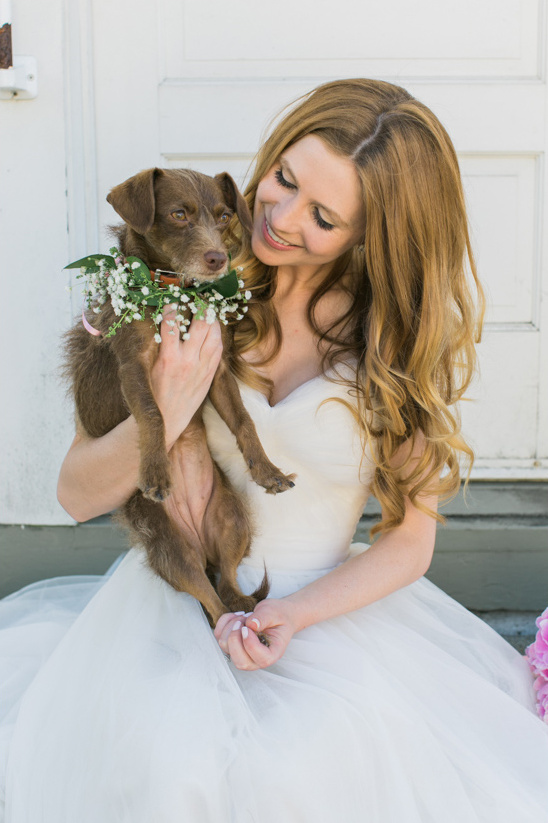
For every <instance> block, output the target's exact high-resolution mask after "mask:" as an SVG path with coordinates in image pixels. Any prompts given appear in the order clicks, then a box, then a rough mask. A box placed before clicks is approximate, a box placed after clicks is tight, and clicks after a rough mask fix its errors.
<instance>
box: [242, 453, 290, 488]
mask: <svg viewBox="0 0 548 823" xmlns="http://www.w3.org/2000/svg"><path fill="white" fill-rule="evenodd" d="M248 466H249V471H250V474H251V477H252V478H253V480H254V481H255V483H256V484H257V485H258V486H262V487H263V489H265V491H266V493H267V494H281V492H285V491H287V490H288V489H292V488H293V486H294V485H295V482H294V481H295V475H294V474H284V473H283V472H282V471H280V469H279V468H278V467H277V466H274V465H273V464H272V463H265V462H264V461H253V460H248Z"/></svg>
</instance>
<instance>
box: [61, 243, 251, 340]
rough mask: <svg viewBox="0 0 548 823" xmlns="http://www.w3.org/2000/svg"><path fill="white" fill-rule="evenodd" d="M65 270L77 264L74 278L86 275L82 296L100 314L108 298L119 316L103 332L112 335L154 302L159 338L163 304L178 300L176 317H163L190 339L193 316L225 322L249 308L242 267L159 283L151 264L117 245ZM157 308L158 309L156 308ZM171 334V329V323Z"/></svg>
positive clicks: (157, 336)
mask: <svg viewBox="0 0 548 823" xmlns="http://www.w3.org/2000/svg"><path fill="white" fill-rule="evenodd" d="M65 268H66V269H80V274H77V275H76V278H77V279H79V278H85V285H84V296H85V300H86V305H87V307H88V309H91V311H92V312H93V313H94V314H100V313H101V311H102V306H104V304H105V303H106V302H107V301H108V300H109V298H110V302H111V304H112V308H113V309H114V314H115V315H116V317H117V318H118V319H117V320H116V321H115V322H114V323H113V324H112V325H111V326H110V328H109V330H108V331H107V333H106V335H105V337H112V336H113V335H115V334H116V332H117V331H118V329H119V328H120V327H121V326H122V324H123V323H131V322H133V320H146V313H145V312H146V309H147V308H148V307H152V309H153V310H152V313H151V315H150V317H151V319H152V322H153V323H154V326H155V327H156V331H155V335H154V339H155V340H156V342H157V343H159V342H160V340H161V338H160V332H159V325H160V323H161V321H162V309H163V307H164V306H165V305H168V304H177V305H178V307H179V309H178V312H177V314H176V317H175V320H167V321H166V322H167V323H168V325H170V326H172V327H174V326H175V325H176V324H177V325H178V326H179V329H180V331H181V336H182V338H183V340H186V339H188V337H189V332H188V327H189V325H190V321H191V320H192V316H194V317H197V318H199V319H202V320H205V321H206V323H213V322H214V321H215V319H216V318H218V319H219V320H220V322H221V323H223V324H224V325H226V324H227V323H228V320H229V318H228V317H227V315H232V318H233V319H235V320H241V319H242V317H243V316H244V314H245V312H247V305H246V303H247V302H248V300H249V299H250V298H251V292H250V291H243V292H242V291H241V290H242V289H243V288H244V282H243V280H241V279H239V277H238V274H239V272H241V271H242V267H241V266H239V267H238V269H230V270H229V272H228V273H227V274H225V275H223V276H222V277H219V278H218V279H217V280H214V281H213V282H211V281H209V282H206V283H198V282H197V281H194V284H193V285H192V286H189V287H185V288H183V287H182V286H179V285H173V284H169V285H165V286H160V284H159V283H156V282H155V281H154V280H153V279H152V276H151V274H150V270H149V268H148V267H147V266H146V265H145V263H143V261H142V260H140V259H139V258H138V257H128V258H127V259H126V258H125V257H123V256H122V255H121V254H120V252H119V251H118V249H116V248H112V249H110V255H108V254H90V255H88V257H83V258H82V259H81V260H76V261H75V262H74V263H69V264H68V266H65ZM154 308H156V311H154ZM170 334H175V329H174V328H172V329H171V331H170Z"/></svg>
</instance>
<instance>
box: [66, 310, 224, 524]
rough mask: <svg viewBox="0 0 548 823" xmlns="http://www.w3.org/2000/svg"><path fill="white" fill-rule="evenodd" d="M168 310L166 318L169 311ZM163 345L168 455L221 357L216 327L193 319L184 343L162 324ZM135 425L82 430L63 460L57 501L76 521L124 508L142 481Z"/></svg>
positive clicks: (159, 385) (160, 367) (160, 394)
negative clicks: (98, 433) (97, 433)
mask: <svg viewBox="0 0 548 823" xmlns="http://www.w3.org/2000/svg"><path fill="white" fill-rule="evenodd" d="M171 311H172V310H171V309H166V310H165V312H164V316H165V317H167V316H168V315H169V314H170V313H171ZM160 332H161V335H162V342H161V344H160V352H159V356H158V359H157V360H156V363H155V364H154V367H153V369H152V374H151V382H152V390H153V393H154V397H155V398H156V402H157V403H158V406H159V408H160V411H161V412H162V415H163V418H164V423H165V427H166V446H167V449H168V451H169V449H171V447H172V445H173V444H174V443H175V441H176V440H177V438H178V437H179V435H180V434H181V432H183V431H184V430H185V428H186V427H187V425H188V424H189V422H190V420H191V419H192V417H193V415H194V413H195V412H196V411H197V409H199V407H200V405H201V404H202V402H203V400H204V398H205V396H206V395H207V392H208V390H209V387H210V385H211V381H212V379H213V375H214V374H215V371H216V369H217V366H218V364H219V360H220V357H221V353H222V343H221V331H220V326H219V324H218V323H213V324H212V325H209V324H207V323H205V322H203V321H200V320H194V321H193V322H192V324H191V326H190V332H191V333H190V338H189V339H188V340H185V341H182V340H180V338H179V335H178V334H173V335H172V334H169V332H170V327H169V326H168V325H167V323H162V325H161V328H160ZM139 457H140V456H139V439H138V429H137V423H136V421H135V419H134V417H133V416H130V417H128V418H127V419H126V420H124V421H123V422H122V423H120V424H119V425H118V426H116V427H115V428H114V429H112V431H110V432H108V433H107V434H105V435H104V436H103V437H98V438H91V437H88V436H87V435H86V434H85V433H82V432H81V431H78V432H77V434H76V437H75V438H74V440H73V442H72V445H71V447H70V449H69V451H68V453H67V456H66V457H65V460H64V461H63V465H62V466H61V472H60V475H59V482H58V486H57V497H58V500H59V502H60V503H61V505H62V506H63V508H64V509H65V510H66V511H67V512H68V513H69V514H70V515H71V517H74V519H75V520H79V521H84V520H89V519H90V518H92V517H98V516H99V515H100V514H106V513H107V512H110V511H112V510H113V509H116V508H118V507H119V506H121V505H122V504H123V503H124V502H125V501H126V500H127V499H128V497H129V496H130V495H131V494H132V493H133V492H134V491H135V489H136V488H137V483H138V478H139Z"/></svg>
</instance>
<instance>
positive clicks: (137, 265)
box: [131, 260, 141, 269]
mask: <svg viewBox="0 0 548 823" xmlns="http://www.w3.org/2000/svg"><path fill="white" fill-rule="evenodd" d="M140 265H141V264H140V263H138V262H137V260H135V261H134V262H133V263H132V264H131V268H132V269H138V268H139V266H140Z"/></svg>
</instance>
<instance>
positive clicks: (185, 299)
mask: <svg viewBox="0 0 548 823" xmlns="http://www.w3.org/2000/svg"><path fill="white" fill-rule="evenodd" d="M180 299H181V303H188V301H189V300H190V297H189V296H188V294H182V295H181V298H180Z"/></svg>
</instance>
